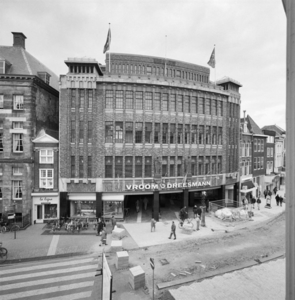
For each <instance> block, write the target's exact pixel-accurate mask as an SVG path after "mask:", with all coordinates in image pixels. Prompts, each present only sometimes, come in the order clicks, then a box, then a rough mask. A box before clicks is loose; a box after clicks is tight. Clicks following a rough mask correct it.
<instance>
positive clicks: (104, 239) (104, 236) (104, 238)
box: [99, 229, 108, 246]
mask: <svg viewBox="0 0 295 300" xmlns="http://www.w3.org/2000/svg"><path fill="white" fill-rule="evenodd" d="M107 236H108V235H107V232H106V231H105V229H103V230H102V232H101V243H100V245H99V246H101V245H107Z"/></svg>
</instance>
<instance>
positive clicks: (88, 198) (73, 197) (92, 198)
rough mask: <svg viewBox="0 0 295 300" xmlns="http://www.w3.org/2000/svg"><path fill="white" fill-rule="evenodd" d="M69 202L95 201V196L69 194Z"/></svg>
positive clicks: (91, 194) (92, 194)
mask: <svg viewBox="0 0 295 300" xmlns="http://www.w3.org/2000/svg"><path fill="white" fill-rule="evenodd" d="M69 200H71V201H95V200H96V195H95V194H94V193H69Z"/></svg>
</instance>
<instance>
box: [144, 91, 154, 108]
mask: <svg viewBox="0 0 295 300" xmlns="http://www.w3.org/2000/svg"><path fill="white" fill-rule="evenodd" d="M144 105H145V110H153V94H152V93H151V92H146V93H145V101H144Z"/></svg>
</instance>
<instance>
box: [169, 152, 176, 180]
mask: <svg viewBox="0 0 295 300" xmlns="http://www.w3.org/2000/svg"><path fill="white" fill-rule="evenodd" d="M169 176H170V177H174V176H175V157H174V156H170V164H169Z"/></svg>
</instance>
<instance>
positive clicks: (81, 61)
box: [65, 57, 103, 75]
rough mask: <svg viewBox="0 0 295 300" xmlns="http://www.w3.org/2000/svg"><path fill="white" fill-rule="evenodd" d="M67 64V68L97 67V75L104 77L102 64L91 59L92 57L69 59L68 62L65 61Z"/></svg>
mask: <svg viewBox="0 0 295 300" xmlns="http://www.w3.org/2000/svg"><path fill="white" fill-rule="evenodd" d="M65 64H66V65H67V66H70V65H79V64H81V65H85V64H88V65H92V66H94V67H95V69H96V71H97V73H98V74H99V75H103V72H102V69H101V66H100V64H99V63H98V62H97V61H96V60H95V59H94V58H90V57H69V58H68V59H67V60H65Z"/></svg>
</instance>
